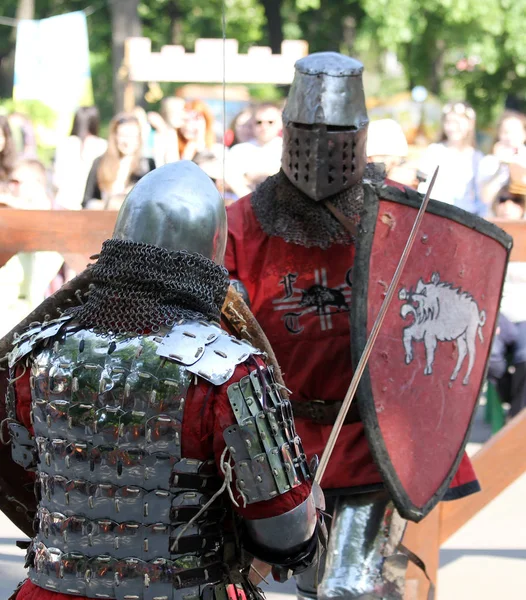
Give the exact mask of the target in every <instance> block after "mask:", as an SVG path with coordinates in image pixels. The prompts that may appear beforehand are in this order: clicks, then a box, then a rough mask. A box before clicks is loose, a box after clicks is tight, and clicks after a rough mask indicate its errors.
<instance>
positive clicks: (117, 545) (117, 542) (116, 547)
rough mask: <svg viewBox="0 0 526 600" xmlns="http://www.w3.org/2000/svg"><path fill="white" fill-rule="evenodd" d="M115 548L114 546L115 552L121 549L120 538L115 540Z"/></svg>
mask: <svg viewBox="0 0 526 600" xmlns="http://www.w3.org/2000/svg"><path fill="white" fill-rule="evenodd" d="M113 546H114V548H115V550H118V549H119V538H118V537H116V538H115V540H114V542H113Z"/></svg>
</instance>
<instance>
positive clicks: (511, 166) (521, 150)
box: [480, 111, 526, 206]
mask: <svg viewBox="0 0 526 600" xmlns="http://www.w3.org/2000/svg"><path fill="white" fill-rule="evenodd" d="M525 143H526V117H525V116H524V115H522V114H521V113H518V112H515V111H506V112H505V113H504V114H503V115H502V117H501V119H500V122H499V125H498V127H497V139H496V140H495V144H494V146H493V152H492V154H489V155H488V156H485V157H484V158H483V159H482V161H481V163H480V183H481V195H482V200H483V201H484V203H485V204H487V205H488V206H491V205H492V204H493V203H494V202H495V200H496V199H497V198H498V194H499V192H500V190H501V189H502V188H503V187H504V186H506V185H507V184H508V183H509V181H510V171H511V170H513V171H514V175H515V177H516V178H517V175H518V171H520V170H522V171H524V169H525V167H526V146H525V145H524V144H525Z"/></svg>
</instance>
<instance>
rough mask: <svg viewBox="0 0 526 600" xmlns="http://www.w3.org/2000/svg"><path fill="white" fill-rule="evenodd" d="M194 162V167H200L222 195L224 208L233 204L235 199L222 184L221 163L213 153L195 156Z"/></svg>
mask: <svg viewBox="0 0 526 600" xmlns="http://www.w3.org/2000/svg"><path fill="white" fill-rule="evenodd" d="M194 162H195V163H196V165H198V166H199V167H201V169H202V170H203V171H204V172H205V173H206V174H207V175H208V177H210V179H211V180H212V181H213V182H214V184H215V186H216V188H217V189H218V191H219V192H220V193H221V194H222V195H223V198H224V200H225V205H226V206H228V205H229V204H232V202H235V200H236V199H237V197H236V196H234V195H233V193H232V191H231V190H229V189H228V188H226V186H225V183H224V179H223V164H222V161H221V160H220V159H219V158H218V157H217V156H216V155H215V154H214V153H213V152H210V151H205V152H200V153H199V154H196V155H195V157H194Z"/></svg>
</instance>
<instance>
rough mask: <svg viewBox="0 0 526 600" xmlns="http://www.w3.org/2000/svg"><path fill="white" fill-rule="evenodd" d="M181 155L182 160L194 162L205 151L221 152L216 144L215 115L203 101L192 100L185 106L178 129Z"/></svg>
mask: <svg viewBox="0 0 526 600" xmlns="http://www.w3.org/2000/svg"><path fill="white" fill-rule="evenodd" d="M178 136H179V155H180V157H181V159H184V160H193V159H194V157H195V156H196V155H197V154H198V153H200V152H204V151H205V150H209V151H215V152H216V153H219V150H218V148H217V146H216V143H215V133H214V115H213V113H212V111H211V110H210V108H209V107H208V106H207V105H206V104H205V103H204V102H202V101H201V100H190V101H189V102H186V104H185V105H184V112H183V121H182V124H181V127H180V128H179V129H178Z"/></svg>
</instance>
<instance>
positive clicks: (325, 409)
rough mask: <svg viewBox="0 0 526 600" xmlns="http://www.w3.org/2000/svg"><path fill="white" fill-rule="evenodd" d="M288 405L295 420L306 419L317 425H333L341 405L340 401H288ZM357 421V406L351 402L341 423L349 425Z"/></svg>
mask: <svg viewBox="0 0 526 600" xmlns="http://www.w3.org/2000/svg"><path fill="white" fill-rule="evenodd" d="M290 403H291V405H292V412H293V413H294V416H295V417H296V418H300V419H308V420H309V421H313V422H314V423H316V424H317V425H334V422H335V421H336V417H337V416H338V413H339V412H340V409H341V407H342V404H343V402H342V401H341V400H327V401H325V400H306V401H305V402H303V401H302V402H299V401H298V400H290ZM359 421H360V415H359V413H358V406H357V405H356V402H353V403H352V404H351V408H350V409H349V412H348V413H347V416H346V417H345V421H344V422H343V423H344V425H349V424H350V423H358V422H359Z"/></svg>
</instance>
